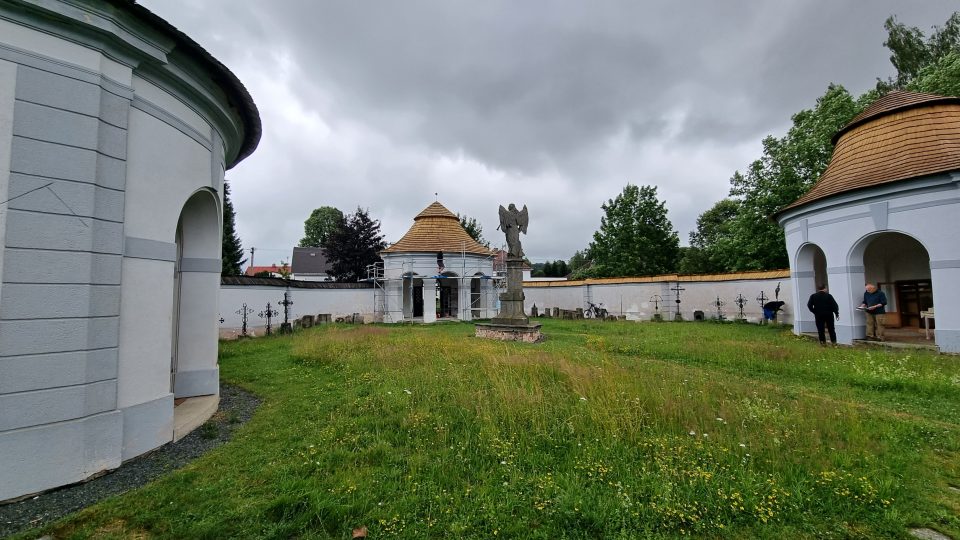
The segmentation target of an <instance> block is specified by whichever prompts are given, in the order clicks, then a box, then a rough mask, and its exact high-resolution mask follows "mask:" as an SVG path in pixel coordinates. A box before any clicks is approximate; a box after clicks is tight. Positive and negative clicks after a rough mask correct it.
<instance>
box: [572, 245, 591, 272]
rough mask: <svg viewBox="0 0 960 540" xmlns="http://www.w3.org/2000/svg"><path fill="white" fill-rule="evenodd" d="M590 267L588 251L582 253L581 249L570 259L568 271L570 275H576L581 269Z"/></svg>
mask: <svg viewBox="0 0 960 540" xmlns="http://www.w3.org/2000/svg"><path fill="white" fill-rule="evenodd" d="M589 265H590V260H589V256H588V250H583V251H580V250H579V249H578V250H577V251H575V252H574V253H573V256H572V257H570V260H569V261H568V262H567V269H568V271H569V273H571V274H576V272H578V271H579V270H580V269H582V268H585V267H587V266H589Z"/></svg>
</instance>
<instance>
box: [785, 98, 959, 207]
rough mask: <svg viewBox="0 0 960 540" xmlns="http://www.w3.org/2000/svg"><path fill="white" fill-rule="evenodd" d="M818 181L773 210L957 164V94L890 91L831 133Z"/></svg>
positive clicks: (940, 169)
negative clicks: (827, 159)
mask: <svg viewBox="0 0 960 540" xmlns="http://www.w3.org/2000/svg"><path fill="white" fill-rule="evenodd" d="M834 141H835V144H836V147H835V148H834V151H833V157H832V158H831V160H830V165H828V166H827V169H826V170H825V171H823V174H822V175H821V176H820V179H819V180H817V183H816V184H814V185H813V187H812V188H811V189H810V191H808V192H807V193H806V194H804V195H803V196H802V197H800V198H799V199H797V200H796V201H794V202H793V203H792V204H790V205H789V206H787V207H785V208H784V209H783V210H781V211H780V212H778V214H781V213H783V212H784V211H785V210H789V209H791V208H796V207H799V206H803V205H805V204H808V203H811V202H813V201H817V200H820V199H824V198H827V197H831V196H833V195H839V194H841V193H846V192H849V191H855V190H858V189H865V188H870V187H874V186H877V185H881V184H888V183H891V182H897V181H900V180H907V179H910V178H917V177H921V176H928V175H931V174H937V173H942V172H946V171H952V170H957V169H960V98H955V97H946V96H938V95H935V94H919V93H915V92H901V91H898V92H891V93H889V94H887V95H886V96H884V97H882V98H880V99H878V100H877V101H875V102H874V103H873V104H872V105H870V106H869V107H867V109H866V110H864V111H863V112H862V113H860V114H859V115H857V116H856V117H855V118H854V119H853V120H852V121H851V122H850V123H849V124H847V125H846V126H845V127H843V128H842V129H841V130H840V131H838V132H837V134H836V135H835V136H834Z"/></svg>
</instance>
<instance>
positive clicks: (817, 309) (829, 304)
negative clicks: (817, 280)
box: [807, 285, 840, 345]
mask: <svg viewBox="0 0 960 540" xmlns="http://www.w3.org/2000/svg"><path fill="white" fill-rule="evenodd" d="M807 309H809V310H810V312H811V313H813V317H814V320H815V321H816V323H817V337H819V338H820V345H826V344H827V339H826V336H825V335H824V330H827V331H828V332H829V333H830V343H832V344H834V345H836V344H837V331H836V329H835V328H834V326H833V320H834V318H836V319H837V320H839V319H840V306H838V305H837V301H836V300H834V299H833V295H832V294H830V293H828V292H827V286H826V285H819V286H817V292H815V293H813V294H811V295H810V299H809V300H807Z"/></svg>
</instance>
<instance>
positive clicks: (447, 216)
mask: <svg viewBox="0 0 960 540" xmlns="http://www.w3.org/2000/svg"><path fill="white" fill-rule="evenodd" d="M423 252H427V253H432V252H446V253H461V252H466V253H472V254H476V255H490V254H491V251H490V248H485V247H483V246H482V245H480V244H479V243H477V241H476V240H474V239H473V238H472V237H471V236H470V235H469V234H467V231H465V230H464V229H463V227H462V226H461V225H460V220H459V219H458V218H457V215H456V214H454V213H453V212H451V211H450V210H447V208H446V207H444V206H443V205H442V204H440V203H439V202H435V203H433V204H431V205H430V206H428V207H426V208H424V209H423V211H422V212H420V213H419V214H417V216H416V217H415V218H413V226H412V227H410V230H409V231H407V234H405V235H403V238H401V239H400V240H399V241H397V243H395V244H393V245H392V246H390V247H388V248H387V249H385V250H383V251H382V253H423Z"/></svg>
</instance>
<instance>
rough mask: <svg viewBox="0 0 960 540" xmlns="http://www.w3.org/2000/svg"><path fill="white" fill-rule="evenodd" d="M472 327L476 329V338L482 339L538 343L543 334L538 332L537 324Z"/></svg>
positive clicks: (479, 325) (481, 325) (484, 324)
mask: <svg viewBox="0 0 960 540" xmlns="http://www.w3.org/2000/svg"><path fill="white" fill-rule="evenodd" d="M494 320H496V319H494ZM474 327H476V334H475V335H476V337H479V338H484V339H496V340H500V341H521V342H523V343H540V342H541V341H543V338H544V336H543V333H541V332H540V325H539V324H526V325H512V324H496V323H492V324H488V323H477V324H475V325H474Z"/></svg>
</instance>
